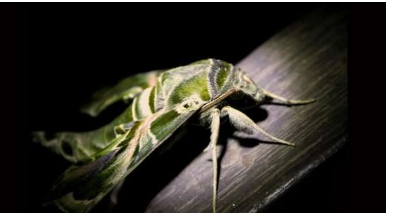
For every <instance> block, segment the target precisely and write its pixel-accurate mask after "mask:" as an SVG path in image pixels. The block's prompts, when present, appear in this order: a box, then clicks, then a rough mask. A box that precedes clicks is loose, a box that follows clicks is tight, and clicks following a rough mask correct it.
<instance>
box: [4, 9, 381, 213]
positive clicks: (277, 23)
mask: <svg viewBox="0 0 396 221" xmlns="http://www.w3.org/2000/svg"><path fill="white" fill-rule="evenodd" d="M213 5H215V4H213ZM377 5H378V4H377ZM165 6H166V7H165ZM180 6H181V7H180ZM215 6H216V7H214V6H213V7H209V5H207V4H184V5H179V4H166V5H165V4H125V3H123V4H103V3H99V4H98V3H97V4H78V5H77V4H65V3H56V4H46V3H34V4H19V5H18V13H19V23H18V28H19V29H18V31H19V33H18V34H19V36H18V37H19V38H18V47H19V54H18V56H19V61H20V63H19V64H18V88H19V89H20V90H18V134H19V135H18V162H19V163H18V168H19V171H18V181H19V182H18V189H17V195H18V211H21V212H36V211H38V210H39V206H40V204H41V203H42V201H43V199H44V197H45V194H46V193H47V191H48V189H49V188H50V186H51V185H52V183H53V182H54V181H55V179H56V178H57V176H58V175H59V174H61V173H62V172H63V170H64V169H65V168H67V166H68V163H67V162H65V161H63V160H62V159H61V158H59V157H56V156H55V155H53V154H52V153H50V152H49V151H47V150H45V149H44V148H42V147H40V146H39V145H35V144H32V143H31V141H30V140H31V137H30V132H31V131H35V130H46V131H48V130H50V131H63V130H73V131H84V130H90V129H94V128H97V127H98V126H101V125H103V124H104V123H107V122H108V121H110V120H111V119H112V118H113V117H114V116H116V115H117V114H118V113H120V109H122V107H123V105H122V104H118V105H116V106H115V107H113V108H111V109H110V110H107V111H106V112H105V113H104V115H103V116H101V117H100V118H99V119H91V118H90V117H88V116H85V115H82V114H80V113H79V107H80V106H81V105H82V104H84V103H85V102H86V101H87V100H88V99H89V96H90V95H91V93H92V92H93V91H95V90H97V89H99V88H101V87H103V86H106V85H109V84H113V83H115V82H116V81H117V80H119V79H121V78H122V77H126V76H129V75H131V74H133V73H137V72H140V71H148V70H153V69H160V68H169V67H175V66H179V65H183V64H188V63H190V62H193V61H196V60H199V59H204V58H208V57H213V58H219V59H222V60H225V61H228V62H231V63H237V62H238V61H240V60H241V59H242V58H244V57H245V56H246V55H247V54H249V53H250V52H251V51H252V50H253V49H255V48H256V47H257V46H259V45H260V44H261V43H263V42H265V41H266V40H267V39H268V38H270V37H271V36H272V35H274V34H275V33H277V32H278V31H280V30H282V29H283V28H284V27H286V26H287V25H289V24H290V23H292V22H294V21H296V20H297V19H298V18H300V17H301V16H304V15H305V14H306V13H309V12H310V11H312V10H314V9H315V8H317V7H320V6H322V4H301V3H299V4H296V3H287V4H279V3H277V4H267V3H266V4H250V5H249V6H248V5H246V4H245V6H246V7H240V6H238V5H236V4H228V5H225V4H220V5H219V4H218V5H215ZM383 6H384V4H383ZM342 7H349V8H350V9H351V10H350V11H351V12H353V11H354V12H353V14H352V13H350V21H351V23H350V24H353V27H352V25H350V26H349V30H350V31H351V35H350V37H353V36H354V34H353V29H358V30H359V31H362V30H363V32H364V33H365V34H373V31H372V29H371V31H366V30H367V29H368V28H377V29H375V30H374V33H376V32H377V33H379V32H381V31H382V32H384V31H383V30H379V29H380V28H381V27H383V26H381V25H378V24H379V23H378V22H383V24H385V22H384V20H380V19H381V18H384V17H385V12H383V16H379V18H378V16H377V19H378V20H379V21H373V20H372V17H373V16H371V18H367V16H366V15H367V14H365V12H368V11H369V12H370V13H369V14H371V15H372V13H374V12H373V8H372V6H370V7H366V8H364V10H366V11H364V10H363V11H362V10H361V9H360V8H359V9H358V10H356V9H353V7H351V6H350V5H346V4H344V5H342ZM383 8H384V7H383ZM383 8H381V9H383ZM356 11H357V12H356ZM352 15H353V16H352ZM374 17H376V16H374ZM377 36H378V34H377ZM355 37H356V35H355ZM363 37H365V39H368V37H367V35H364V36H363ZM359 38H360V36H359ZM355 39H357V38H355ZM356 41H358V40H356ZM349 42H350V46H351V51H353V49H354V48H355V49H357V51H355V53H356V54H360V50H361V48H360V47H359V46H356V45H355V46H353V44H354V43H355V42H352V41H351V40H350V41H349ZM364 43H367V42H366V41H365V42H364ZM376 45H377V46H378V45H379V44H376ZM383 46H384V45H383ZM366 49H367V48H366ZM371 49H376V47H368V49H367V50H371ZM351 54H352V53H350V57H351ZM377 59H380V58H378V56H377ZM351 60H352V59H351ZM352 61H353V60H352ZM383 61H385V59H384V60H383ZM360 62H362V60H360V61H359V63H360ZM352 64H353V63H352ZM366 68H367V67H366ZM376 71H377V72H378V71H379V72H380V73H381V71H380V70H379V69H378V68H377V69H376ZM350 73H351V71H350ZM382 73H384V70H383V71H382ZM350 77H351V74H349V78H350ZM364 79H365V78H364V77H363V79H359V80H364ZM369 80H370V79H368V78H367V79H366V81H369ZM353 94H354V93H353V92H351V93H350V96H351V95H352V96H353ZM355 96H356V94H355ZM366 96H367V95H366ZM357 97H359V94H358V96H357ZM349 100H350V104H351V103H352V102H353V100H352V102H351V99H349ZM355 105H356V104H355ZM357 106H359V105H357ZM351 109H352V108H351ZM121 111H122V110H121ZM371 115H372V114H371ZM365 119H366V123H370V118H365ZM350 120H352V121H353V117H351V118H350ZM355 120H356V119H355ZM350 131H351V130H350ZM352 134H353V133H352ZM352 134H351V139H352V137H353V135H352ZM355 138H356V136H355ZM356 140H358V139H356ZM368 144H370V143H369V142H366V143H365V145H366V146H367V147H366V148H364V146H361V145H348V148H344V149H342V150H341V151H340V152H339V153H337V154H336V155H334V156H333V157H332V158H330V159H329V160H328V161H327V162H325V163H324V164H323V165H321V166H320V167H319V168H318V169H316V170H315V171H314V172H313V173H312V174H311V175H310V176H309V177H308V178H307V179H305V180H304V181H302V182H301V183H300V184H298V185H296V186H295V187H293V188H292V189H291V190H290V191H289V193H288V194H285V195H284V196H283V197H281V198H280V199H279V200H278V201H276V202H275V203H274V204H273V205H271V206H270V207H269V208H268V209H267V210H266V211H265V212H385V206H384V205H385V159H384V155H385V154H384V153H385V152H384V151H385V150H384V149H385V148H383V147H384V146H385V145H382V144H379V143H378V142H375V143H373V145H369V146H368ZM351 146H352V147H351ZM353 147H358V148H359V150H358V151H356V149H355V148H353ZM373 147H375V148H377V150H378V151H376V152H375V154H373V153H372V152H365V151H367V150H371V148H373ZM356 156H358V157H356ZM368 156H370V157H371V160H370V166H367V161H365V160H364V159H365V157H368ZM364 165H365V166H364ZM368 170H370V171H368ZM367 172H369V173H370V176H371V178H364V177H365V175H367ZM369 188H370V189H375V190H376V193H375V194H373V193H369V190H368V189H369ZM10 194H11V196H12V197H13V198H14V199H15V192H14V193H13V192H11V193H10ZM129 208H130V207H129ZM143 209H144V208H139V207H136V208H133V209H131V210H128V209H127V208H126V207H125V208H123V207H122V206H121V208H119V209H118V210H119V211H134V212H136V211H142V210H143ZM10 211H11V210H10ZM116 211H117V210H116Z"/></svg>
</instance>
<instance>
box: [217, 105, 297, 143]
mask: <svg viewBox="0 0 396 221" xmlns="http://www.w3.org/2000/svg"><path fill="white" fill-rule="evenodd" d="M226 115H228V117H229V119H230V122H231V124H232V125H233V126H234V127H235V128H236V129H237V130H239V131H242V132H245V133H247V134H253V132H254V131H258V132H260V133H262V134H264V135H266V136H268V137H269V138H271V139H272V140H274V141H276V142H278V143H281V144H285V145H288V146H295V144H293V143H290V142H287V141H284V140H282V139H279V138H276V137H274V136H272V135H271V134H269V133H267V132H266V131H264V130H263V129H261V128H260V127H259V126H258V125H257V124H256V123H254V122H253V120H252V119H250V118H249V117H248V116H246V115H245V114H244V113H242V112H240V111H239V110H236V109H234V108H232V107H230V106H226V107H223V108H222V109H221V116H222V117H223V116H226Z"/></svg>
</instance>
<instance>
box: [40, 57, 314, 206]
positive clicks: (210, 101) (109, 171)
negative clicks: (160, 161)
mask: <svg viewBox="0 0 396 221" xmlns="http://www.w3.org/2000/svg"><path fill="white" fill-rule="evenodd" d="M271 99H278V100H280V101H282V102H284V103H285V104H289V105H299V104H308V103H311V102H314V99H311V100H289V99H285V98H283V97H280V96H278V95H275V94H273V93H270V92H268V91H265V90H264V89H262V88H260V87H258V86H257V85H256V84H255V83H254V82H253V81H252V80H251V79H250V78H249V77H248V76H247V75H246V74H245V73H244V72H243V71H242V70H241V69H239V68H236V67H234V66H233V65H231V64H229V63H226V62H224V61H220V60H216V59H206V60H202V61H198V62H195V63H192V64H189V65H187V66H182V67H177V68H173V69H169V70H164V71H151V72H148V73H143V74H137V75H133V76H131V77H129V78H126V79H124V80H122V81H120V82H119V83H118V84H117V85H115V86H114V87H113V88H107V89H104V90H102V91H99V92H97V93H96V94H94V96H93V99H92V102H91V103H89V104H88V105H86V106H85V107H83V109H82V111H83V112H85V113H87V114H89V115H91V116H97V115H98V114H99V113H100V112H101V111H103V110H104V109H105V108H107V107H108V106H110V105H112V104H113V103H115V102H117V101H120V100H125V101H126V102H130V105H129V107H128V108H127V109H126V110H125V111H124V112H123V113H122V114H121V115H120V116H118V117H117V118H115V119H114V120H113V121H112V122H111V123H109V124H108V125H105V126H103V127H101V128H99V129H97V130H94V131H89V132H83V133H73V132H60V133H56V134H53V135H52V136H49V134H46V133H45V132H35V134H34V135H35V140H36V141H38V142H40V143H41V144H42V145H43V146H45V147H48V148H50V149H51V150H52V151H53V152H55V153H57V154H59V155H61V156H63V157H64V158H65V159H66V160H68V161H70V162H72V163H73V165H72V166H70V168H68V169H67V170H66V171H65V172H64V174H63V175H62V176H61V177H60V178H59V180H58V182H57V183H56V184H55V185H54V187H53V188H52V190H51V192H50V195H49V197H48V199H47V202H46V203H45V204H44V206H55V207H57V208H58V209H60V210H61V211H64V212H88V211H89V210H90V209H92V208H93V207H94V206H95V205H96V204H97V203H98V202H99V201H100V200H101V199H102V198H103V197H104V196H106V195H107V194H109V193H110V192H111V191H112V190H113V191H117V189H118V188H116V186H117V185H120V183H122V181H123V180H124V178H125V177H126V176H127V175H128V174H129V173H131V172H132V171H133V170H134V169H135V168H136V167H137V166H138V165H139V164H140V163H141V162H142V161H143V160H144V159H145V158H146V157H147V156H148V155H149V154H150V153H152V152H153V151H154V150H155V149H157V148H158V147H161V146H162V144H163V142H164V141H165V140H167V139H169V138H172V137H173V136H172V134H174V133H175V131H176V130H177V129H178V128H180V127H182V126H183V125H185V124H188V123H193V122H191V121H192V119H193V118H192V116H193V115H194V116H198V118H199V122H198V123H199V124H200V125H202V126H205V127H209V128H210V129H211V137H210V143H209V146H208V148H207V149H211V150H212V160H213V212H215V211H216V194H217V189H216V188H217V166H218V165H217V155H216V153H217V150H216V144H217V140H218V134H219V130H220V119H221V118H228V119H229V121H230V123H231V125H233V126H234V127H235V128H236V129H237V130H240V131H243V132H246V133H249V134H251V133H253V132H255V131H257V132H260V133H263V134H265V135H266V136H268V137H269V138H271V139H272V140H274V141H276V142H278V143H281V144H285V145H290V146H294V144H293V143H290V142H287V141H284V140H281V139H279V138H276V137H274V136H272V135H270V134H268V133H267V132H266V131H264V130H263V129H261V128H259V127H258V126H257V125H256V124H255V123H254V122H253V121H252V120H251V119H250V118H249V117H248V116H246V115H245V114H243V113H242V112H241V111H240V110H238V109H244V108H247V107H254V106H257V105H260V104H263V103H265V102H267V101H269V100H271ZM195 123H196V122H195Z"/></svg>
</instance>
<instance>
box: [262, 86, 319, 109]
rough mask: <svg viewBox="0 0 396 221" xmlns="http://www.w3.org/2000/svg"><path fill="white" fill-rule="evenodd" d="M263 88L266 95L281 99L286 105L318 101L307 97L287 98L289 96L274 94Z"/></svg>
mask: <svg viewBox="0 0 396 221" xmlns="http://www.w3.org/2000/svg"><path fill="white" fill-rule="evenodd" d="M262 90H263V93H264V95H265V96H266V97H270V98H272V99H277V100H280V101H282V102H284V103H285V104H286V105H302V104H309V103H313V102H315V101H316V100H315V99H307V100H292V99H287V98H284V97H281V96H279V95H276V94H273V93H271V92H269V91H266V90H264V89H262Z"/></svg>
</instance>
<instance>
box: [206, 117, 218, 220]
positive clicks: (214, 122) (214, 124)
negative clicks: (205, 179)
mask: <svg viewBox="0 0 396 221" xmlns="http://www.w3.org/2000/svg"><path fill="white" fill-rule="evenodd" d="M210 118H211V124H210V129H211V132H212V134H211V135H210V143H209V146H208V148H211V149H212V161H213V199H212V200H213V201H212V209H213V212H214V213H215V212H216V201H217V167H218V165H217V140H218V138H219V131H220V110H219V109H214V110H213V111H212V113H211V116H210Z"/></svg>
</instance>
